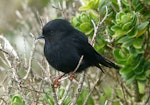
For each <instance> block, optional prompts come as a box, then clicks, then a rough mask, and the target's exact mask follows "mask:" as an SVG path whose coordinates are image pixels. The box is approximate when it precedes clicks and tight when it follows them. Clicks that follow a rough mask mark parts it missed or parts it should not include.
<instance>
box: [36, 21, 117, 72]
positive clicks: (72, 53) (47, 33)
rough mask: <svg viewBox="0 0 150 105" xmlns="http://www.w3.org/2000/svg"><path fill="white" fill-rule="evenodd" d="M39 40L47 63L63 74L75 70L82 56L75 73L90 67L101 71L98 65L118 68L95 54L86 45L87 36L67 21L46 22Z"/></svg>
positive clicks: (91, 48) (90, 47) (87, 44)
mask: <svg viewBox="0 0 150 105" xmlns="http://www.w3.org/2000/svg"><path fill="white" fill-rule="evenodd" d="M41 38H44V39H45V45H44V54H45V57H46V59H47V61H48V62H49V64H50V65H51V66H52V67H54V68H55V69H57V70H59V71H62V72H64V73H65V74H66V73H70V72H73V71H74V70H75V68H76V66H77V65H78V62H79V60H80V58H81V56H82V55H83V59H82V62H81V64H80V66H79V68H78V69H77V71H76V72H81V71H83V70H85V69H86V68H88V67H90V66H96V67H98V68H99V69H101V67H100V64H101V65H104V66H106V67H110V68H111V67H113V68H115V69H119V66H117V65H116V64H114V63H113V62H111V61H110V60H108V59H106V58H104V57H103V56H101V55H100V54H99V53H97V52H96V51H95V50H94V48H93V47H92V46H91V45H90V44H89V43H88V38H87V36H86V35H85V34H84V33H82V32H80V31H78V30H77V29H75V28H74V27H73V26H72V25H71V24H70V23H69V22H68V21H67V20H64V19H55V20H52V21H50V22H48V23H47V24H46V25H45V26H44V27H43V30H42V35H41V36H39V37H38V38H37V39H41Z"/></svg>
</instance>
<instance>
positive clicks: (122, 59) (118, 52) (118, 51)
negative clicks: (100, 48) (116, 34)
mask: <svg viewBox="0 0 150 105" xmlns="http://www.w3.org/2000/svg"><path fill="white" fill-rule="evenodd" d="M113 54H114V57H115V58H116V59H117V60H118V61H126V58H124V57H123V55H121V54H120V50H119V49H115V50H114V51H113Z"/></svg>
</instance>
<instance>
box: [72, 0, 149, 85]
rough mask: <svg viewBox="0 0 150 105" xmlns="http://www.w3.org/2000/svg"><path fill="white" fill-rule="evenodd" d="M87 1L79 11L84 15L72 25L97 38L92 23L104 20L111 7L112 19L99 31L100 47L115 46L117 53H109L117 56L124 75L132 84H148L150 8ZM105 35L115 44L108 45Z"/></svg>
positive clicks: (135, 1) (74, 20)
mask: <svg viewBox="0 0 150 105" xmlns="http://www.w3.org/2000/svg"><path fill="white" fill-rule="evenodd" d="M84 2H85V5H84V6H82V7H80V8H79V10H81V11H83V12H81V14H80V15H77V16H76V17H73V18H72V20H71V22H72V24H73V25H74V26H75V27H77V29H79V30H81V31H82V32H84V33H86V34H87V35H93V30H94V27H93V25H92V22H91V20H94V22H95V23H96V24H98V23H99V22H100V21H101V18H102V17H104V14H105V11H104V10H103V9H104V7H106V6H107V7H108V9H109V16H108V17H107V20H106V21H105V22H104V23H103V25H102V26H100V28H99V29H98V31H99V33H98V35H97V41H98V42H100V45H99V44H98V46H99V47H96V48H99V49H106V48H107V46H112V47H113V52H112V49H107V50H109V52H112V53H113V55H114V57H115V59H116V61H117V63H118V64H119V65H120V66H121V70H120V74H121V75H122V77H123V78H124V79H125V80H126V81H127V82H128V83H131V82H132V81H134V80H138V81H140V82H144V81H146V80H147V78H148V77H149V75H147V71H148V70H149V69H150V62H149V61H150V58H147V57H145V56H144V55H145V50H147V49H148V48H147V47H146V46H147V45H148V42H145V38H146V36H148V34H149V33H148V30H149V25H150V24H149V21H148V17H149V16H150V15H147V17H145V13H144V11H145V9H146V7H144V5H143V4H142V3H141V2H140V1H139V0H138V1H137V0H132V2H127V1H126V0H122V1H120V2H121V5H120V7H119V5H118V2H117V0H112V1H109V0H96V1H94V0H89V1H87V0H84ZM112 5H113V6H112ZM131 9H132V10H131ZM102 10H103V11H102ZM85 11H86V12H85ZM147 12H148V11H147ZM147 12H146V13H147ZM101 28H102V29H101ZM104 35H105V36H106V35H107V36H109V38H110V39H109V40H112V42H111V43H110V42H108V41H107V40H108V39H107V37H104ZM99 49H98V50H99Z"/></svg>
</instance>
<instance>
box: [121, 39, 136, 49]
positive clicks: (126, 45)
mask: <svg viewBox="0 0 150 105" xmlns="http://www.w3.org/2000/svg"><path fill="white" fill-rule="evenodd" d="M133 41H134V39H130V40H126V41H125V42H124V43H123V44H122V47H130V46H131V45H132V44H133Z"/></svg>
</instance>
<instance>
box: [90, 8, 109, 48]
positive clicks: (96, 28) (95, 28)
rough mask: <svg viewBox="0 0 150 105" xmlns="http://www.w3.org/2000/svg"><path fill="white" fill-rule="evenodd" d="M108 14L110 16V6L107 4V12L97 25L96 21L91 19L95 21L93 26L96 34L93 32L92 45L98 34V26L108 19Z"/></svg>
mask: <svg viewBox="0 0 150 105" xmlns="http://www.w3.org/2000/svg"><path fill="white" fill-rule="evenodd" d="M107 16H108V8H107V6H106V14H105V16H104V18H103V19H102V21H100V22H99V23H98V24H97V26H96V25H95V23H94V21H93V20H91V21H92V23H93V26H94V34H93V37H92V41H91V45H92V46H94V43H95V38H96V35H97V31H98V28H99V27H100V26H101V25H102V24H103V22H104V21H105V20H106V18H107Z"/></svg>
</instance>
